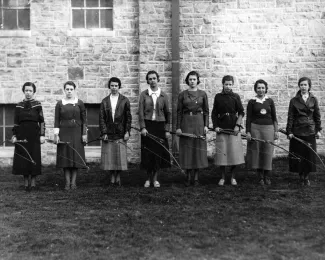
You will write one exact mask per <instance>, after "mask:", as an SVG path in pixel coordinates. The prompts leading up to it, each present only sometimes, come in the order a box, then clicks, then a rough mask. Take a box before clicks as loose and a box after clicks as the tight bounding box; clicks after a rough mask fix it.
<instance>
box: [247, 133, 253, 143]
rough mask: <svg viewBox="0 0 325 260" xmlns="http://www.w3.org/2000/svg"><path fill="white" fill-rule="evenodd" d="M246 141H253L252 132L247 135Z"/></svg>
mask: <svg viewBox="0 0 325 260" xmlns="http://www.w3.org/2000/svg"><path fill="white" fill-rule="evenodd" d="M246 139H247V141H251V140H252V135H251V133H250V132H247V133H246Z"/></svg>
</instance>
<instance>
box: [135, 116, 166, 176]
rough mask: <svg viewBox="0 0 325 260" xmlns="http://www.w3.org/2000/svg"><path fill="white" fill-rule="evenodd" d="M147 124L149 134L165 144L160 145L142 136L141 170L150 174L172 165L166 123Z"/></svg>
mask: <svg viewBox="0 0 325 260" xmlns="http://www.w3.org/2000/svg"><path fill="white" fill-rule="evenodd" d="M145 124H146V129H147V131H148V132H149V134H152V135H154V136H156V137H159V138H160V139H162V140H164V143H163V144H159V143H157V142H156V141H154V140H152V139H151V138H150V137H147V136H141V168H142V169H145V170H147V171H148V172H156V171H158V170H159V169H160V168H169V167H170V166H171V164H170V154H169V152H168V151H169V146H168V141H167V139H166V137H165V122H157V121H151V120H145ZM163 146H164V147H165V148H164V147H163Z"/></svg>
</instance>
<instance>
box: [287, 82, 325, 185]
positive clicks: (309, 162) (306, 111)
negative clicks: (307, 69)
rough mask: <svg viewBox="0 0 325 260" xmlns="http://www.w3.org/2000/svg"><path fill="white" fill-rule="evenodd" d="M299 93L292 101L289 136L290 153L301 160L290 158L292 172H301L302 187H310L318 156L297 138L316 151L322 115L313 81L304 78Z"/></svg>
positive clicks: (288, 126)
mask: <svg viewBox="0 0 325 260" xmlns="http://www.w3.org/2000/svg"><path fill="white" fill-rule="evenodd" d="M298 86H299V91H298V92H297V94H296V96H295V97H294V98H292V99H291V100H290V105H289V111H288V121H287V134H288V138H289V139H290V145H289V151H290V153H293V154H295V155H296V156H297V157H299V158H300V160H297V159H296V158H294V157H293V156H289V170H290V172H299V176H300V183H301V185H306V186H309V185H310V182H309V173H310V172H315V171H316V155H315V154H314V153H313V152H312V151H311V149H309V148H307V147H306V145H304V144H302V143H301V142H299V141H297V140H296V139H295V138H294V137H297V138H299V139H301V140H303V141H305V142H306V143H308V144H310V145H311V148H312V149H313V150H314V151H316V138H320V137H321V133H320V131H321V130H322V127H321V115H320V112H319V106H318V100H317V98H316V97H315V96H314V95H313V94H312V93H311V92H310V89H311V80H310V79H309V78H307V77H302V78H301V79H299V81H298Z"/></svg>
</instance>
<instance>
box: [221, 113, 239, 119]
mask: <svg viewBox="0 0 325 260" xmlns="http://www.w3.org/2000/svg"><path fill="white" fill-rule="evenodd" d="M230 115H236V114H234V113H224V114H218V118H220V117H224V116H230Z"/></svg>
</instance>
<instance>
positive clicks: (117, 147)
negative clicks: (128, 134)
mask: <svg viewBox="0 0 325 260" xmlns="http://www.w3.org/2000/svg"><path fill="white" fill-rule="evenodd" d="M101 169H103V170H106V171H114V170H119V171H126V170H127V169H128V161H127V149H126V142H125V141H124V140H123V139H118V140H109V141H108V142H104V141H103V142H102V153H101Z"/></svg>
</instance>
